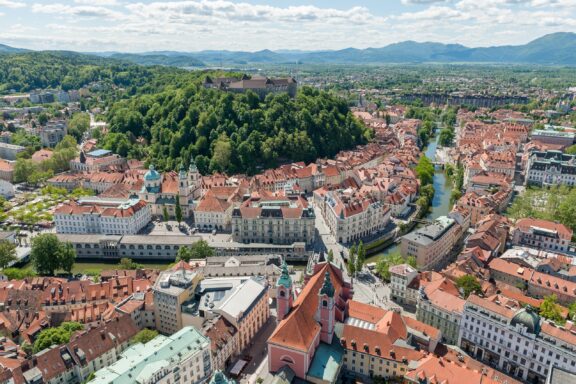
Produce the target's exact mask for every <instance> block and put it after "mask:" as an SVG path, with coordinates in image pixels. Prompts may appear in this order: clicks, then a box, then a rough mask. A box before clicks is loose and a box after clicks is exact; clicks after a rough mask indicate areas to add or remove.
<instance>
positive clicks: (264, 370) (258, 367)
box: [228, 308, 276, 383]
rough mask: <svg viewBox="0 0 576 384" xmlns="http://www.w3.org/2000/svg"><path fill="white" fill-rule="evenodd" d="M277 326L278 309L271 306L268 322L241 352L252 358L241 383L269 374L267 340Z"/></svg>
mask: <svg viewBox="0 0 576 384" xmlns="http://www.w3.org/2000/svg"><path fill="white" fill-rule="evenodd" d="M275 328H276V310H275V308H270V318H268V321H267V322H266V324H264V326H263V327H262V329H260V331H259V332H258V333H257V334H256V336H254V338H253V339H252V342H251V343H250V346H249V347H248V348H245V349H244V351H242V353H241V354H240V357H242V356H250V357H251V358H252V359H251V360H250V361H249V362H248V364H247V365H246V367H245V368H244V370H243V371H242V374H241V375H240V378H239V382H240V383H255V382H256V379H257V378H258V377H261V375H266V374H268V348H267V341H268V338H269V337H270V335H271V334H272V332H274V329H275ZM233 366H234V365H231V366H230V367H229V368H232V367H233ZM228 373H229V372H228Z"/></svg>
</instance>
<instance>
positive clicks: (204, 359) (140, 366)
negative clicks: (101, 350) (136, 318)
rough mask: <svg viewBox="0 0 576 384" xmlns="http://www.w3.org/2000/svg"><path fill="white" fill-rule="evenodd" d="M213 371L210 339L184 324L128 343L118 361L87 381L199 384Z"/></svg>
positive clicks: (125, 383) (115, 383) (120, 383)
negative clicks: (179, 328) (166, 334)
mask: <svg viewBox="0 0 576 384" xmlns="http://www.w3.org/2000/svg"><path fill="white" fill-rule="evenodd" d="M212 372H213V368H212V360H211V355H210V340H209V339H208V338H207V337H205V336H203V335H202V334H201V333H200V332H199V331H198V330H196V329H194V328H192V327H186V328H183V329H181V330H179V331H178V332H175V333H174V334H173V335H171V336H163V335H159V336H156V337H155V338H154V339H152V340H150V341H149V342H147V343H146V344H142V343H138V344H135V345H133V346H131V347H130V348H128V349H127V350H126V351H124V352H123V353H122V358H121V359H119V360H118V361H117V362H115V363H114V364H112V365H110V366H108V367H106V368H104V369H101V370H99V371H97V372H96V375H95V377H94V378H93V379H92V380H91V381H90V383H94V384H132V383H139V384H184V383H186V384H200V383H204V382H207V381H208V380H209V378H210V376H211V374H212Z"/></svg>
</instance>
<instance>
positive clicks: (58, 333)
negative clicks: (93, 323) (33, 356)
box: [33, 321, 84, 353]
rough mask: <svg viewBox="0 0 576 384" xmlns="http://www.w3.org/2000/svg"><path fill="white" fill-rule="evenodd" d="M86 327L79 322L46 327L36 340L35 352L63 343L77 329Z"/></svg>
mask: <svg viewBox="0 0 576 384" xmlns="http://www.w3.org/2000/svg"><path fill="white" fill-rule="evenodd" d="M81 329H84V326H83V325H82V324H80V323H77V322H73V321H70V322H64V323H62V324H61V325H60V326H59V327H54V328H46V329H44V330H42V331H40V334H39V335H38V337H37V338H36V340H35V341H34V348H33V351H34V353H38V352H40V351H43V350H44V349H46V348H48V347H51V346H52V345H62V344H65V343H67V342H69V341H70V337H71V336H72V334H73V333H74V332H75V331H79V330H81Z"/></svg>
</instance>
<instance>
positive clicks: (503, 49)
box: [0, 32, 576, 67]
mask: <svg viewBox="0 0 576 384" xmlns="http://www.w3.org/2000/svg"><path fill="white" fill-rule="evenodd" d="M22 51H25V50H21V49H18V48H12V47H8V46H6V45H0V54H1V53H16V52H22ZM91 54H93V55H97V56H103V57H111V58H114V59H119V60H126V61H130V62H134V63H138V64H143V65H168V66H178V67H202V66H214V65H227V66H231V65H232V66H238V65H249V64H289V63H301V64H383V63H510V64H540V65H569V66H572V65H574V66H576V33H571V32H558V33H553V34H549V35H545V36H543V37H540V38H538V39H536V40H533V41H531V42H529V43H527V44H524V45H515V46H512V45H506V46H496V47H484V48H469V47H466V46H463V45H460V44H442V43H432V42H424V43H420V42H415V41H405V42H401V43H395V44H390V45H387V46H384V47H382V48H366V49H357V48H346V49H342V50H335V51H299V50H278V51H271V50H261V51H256V52H244V51H225V50H222V51H215V50H210V51H200V52H176V51H155V52H144V53H120V52H93V53H91Z"/></svg>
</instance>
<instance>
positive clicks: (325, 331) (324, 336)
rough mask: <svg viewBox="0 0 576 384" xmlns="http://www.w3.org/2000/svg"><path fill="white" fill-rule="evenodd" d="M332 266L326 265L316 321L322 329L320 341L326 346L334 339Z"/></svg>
mask: <svg viewBox="0 0 576 384" xmlns="http://www.w3.org/2000/svg"><path fill="white" fill-rule="evenodd" d="M329 268H331V266H330V264H327V265H326V273H325V274H324V284H323V285H322V288H320V291H319V292H318V310H317V311H316V321H318V322H319V323H320V326H321V327H322V328H321V330H320V340H322V341H323V342H324V343H326V344H331V343H332V338H333V337H334V322H335V315H336V313H335V310H336V308H335V305H334V292H335V290H334V285H332V280H331V279H330V270H329Z"/></svg>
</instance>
